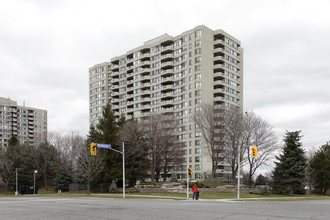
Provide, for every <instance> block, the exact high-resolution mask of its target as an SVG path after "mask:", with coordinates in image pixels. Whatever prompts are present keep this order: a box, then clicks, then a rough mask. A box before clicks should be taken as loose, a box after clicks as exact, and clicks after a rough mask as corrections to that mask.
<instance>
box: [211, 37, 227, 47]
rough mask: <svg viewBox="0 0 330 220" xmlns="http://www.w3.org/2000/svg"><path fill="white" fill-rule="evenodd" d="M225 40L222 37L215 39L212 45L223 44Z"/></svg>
mask: <svg viewBox="0 0 330 220" xmlns="http://www.w3.org/2000/svg"><path fill="white" fill-rule="evenodd" d="M224 44H225V42H224V41H223V40H222V39H215V40H214V43H213V45H214V46H216V45H217V46H219V45H224Z"/></svg>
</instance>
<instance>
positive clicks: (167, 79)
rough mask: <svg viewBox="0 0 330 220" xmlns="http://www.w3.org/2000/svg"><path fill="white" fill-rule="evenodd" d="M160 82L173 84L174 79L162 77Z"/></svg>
mask: <svg viewBox="0 0 330 220" xmlns="http://www.w3.org/2000/svg"><path fill="white" fill-rule="evenodd" d="M161 81H162V82H173V81H174V77H173V76H168V77H162V79H161Z"/></svg>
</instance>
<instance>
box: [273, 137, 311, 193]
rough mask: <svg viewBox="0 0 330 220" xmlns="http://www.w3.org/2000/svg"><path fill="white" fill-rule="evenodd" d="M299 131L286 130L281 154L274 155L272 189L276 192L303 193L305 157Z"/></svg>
mask: <svg viewBox="0 0 330 220" xmlns="http://www.w3.org/2000/svg"><path fill="white" fill-rule="evenodd" d="M301 137H302V136H301V135H300V131H294V132H288V131H287V132H286V135H285V137H284V148H283V154H280V155H279V156H276V159H277V160H278V162H275V165H276V166H275V169H274V171H273V189H274V190H275V191H276V192H278V193H285V194H288V193H295V194H302V193H304V184H305V168H306V158H305V155H304V150H303V149H302V143H301V142H300V140H301Z"/></svg>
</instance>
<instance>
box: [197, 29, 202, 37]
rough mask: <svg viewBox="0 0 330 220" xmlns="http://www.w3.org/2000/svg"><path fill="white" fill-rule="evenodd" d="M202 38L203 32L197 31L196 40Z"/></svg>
mask: <svg viewBox="0 0 330 220" xmlns="http://www.w3.org/2000/svg"><path fill="white" fill-rule="evenodd" d="M201 36H202V30H197V31H196V32H195V38H199V37H201Z"/></svg>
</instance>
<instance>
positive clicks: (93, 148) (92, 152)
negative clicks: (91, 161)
mask: <svg viewBox="0 0 330 220" xmlns="http://www.w3.org/2000/svg"><path fill="white" fill-rule="evenodd" d="M90 147H91V155H96V144H95V143H91V144H90Z"/></svg>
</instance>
